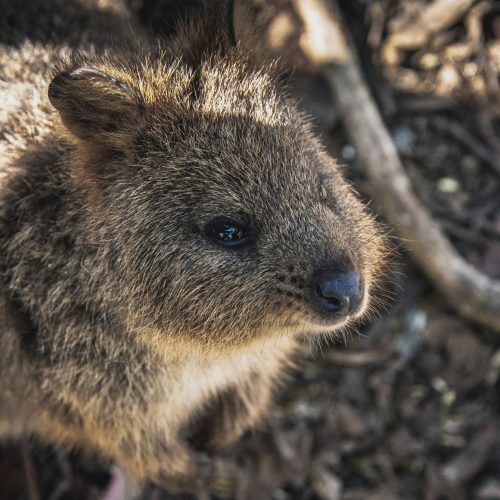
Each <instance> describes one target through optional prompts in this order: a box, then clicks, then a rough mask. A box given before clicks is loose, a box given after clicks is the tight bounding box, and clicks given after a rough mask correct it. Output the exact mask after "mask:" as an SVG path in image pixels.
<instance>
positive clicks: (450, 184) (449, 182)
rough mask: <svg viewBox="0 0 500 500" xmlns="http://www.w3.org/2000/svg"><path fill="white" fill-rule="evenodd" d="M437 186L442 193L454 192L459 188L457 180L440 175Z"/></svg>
mask: <svg viewBox="0 0 500 500" xmlns="http://www.w3.org/2000/svg"><path fill="white" fill-rule="evenodd" d="M437 187H438V189H439V191H441V192H442V193H456V192H457V191H459V190H460V184H459V182H458V181H457V180H456V179H452V178H451V177H442V178H441V179H439V181H438V183H437Z"/></svg>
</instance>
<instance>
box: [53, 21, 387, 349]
mask: <svg viewBox="0 0 500 500" xmlns="http://www.w3.org/2000/svg"><path fill="white" fill-rule="evenodd" d="M208 24H209V23H205V24H203V23H202V24H200V25H197V26H195V27H191V28H188V29H186V30H185V32H184V33H183V34H181V37H183V38H182V40H181V42H182V43H181V42H177V46H179V47H181V46H182V47H183V49H182V50H183V53H181V54H174V56H172V55H169V52H167V51H165V52H161V51H159V52H156V53H155V55H154V56H152V55H150V56H145V57H143V58H142V57H137V55H134V54H132V53H128V54H125V55H124V56H121V57H116V58H114V59H112V58H109V57H104V58H96V57H89V56H85V55H83V56H78V57H75V58H74V59H73V60H72V61H70V62H67V63H66V64H65V66H64V67H62V68H59V72H58V73H57V75H56V76H55V77H54V79H53V80H52V83H51V84H50V88H49V98H50V100H51V102H52V104H53V105H54V106H55V108H56V109H57V110H58V112H59V114H60V117H61V120H62V123H63V125H64V127H65V128H66V130H67V132H68V133H69V135H70V136H71V137H72V138H73V140H74V142H75V144H76V153H75V162H76V163H77V164H78V174H77V176H76V177H77V178H80V179H81V182H82V185H84V186H86V188H87V189H88V190H89V192H90V194H91V196H89V200H93V201H89V204H92V206H94V211H95V212H96V217H98V218H99V220H100V222H101V224H102V225H104V226H106V227H107V230H108V235H109V236H108V237H107V238H106V241H103V242H102V245H103V246H111V247H112V248H111V251H110V252H108V254H112V255H114V260H115V268H116V273H117V276H118V277H119V281H120V297H119V300H120V301H122V302H123V303H124V304H126V308H127V311H128V314H129V317H130V321H132V322H133V323H134V325H135V326H136V327H137V328H145V329H148V328H149V329H151V330H154V331H155V332H164V333H165V335H169V336H170V337H172V336H179V338H181V339H189V341H190V342H192V341H193V340H194V339H198V340H200V341H202V342H207V343H220V344H225V345H227V346H235V345H238V344H240V343H243V342H248V341H250V340H252V339H257V338H259V337H263V336H269V337H272V336H275V335H276V336H281V335H284V334H289V335H296V334H301V333H309V332H310V333H313V334H315V333H321V332H331V331H334V330H335V329H337V328H339V327H340V326H342V325H344V324H346V323H348V322H349V321H350V320H351V319H354V318H358V317H360V316H361V315H363V314H364V312H365V311H366V310H367V309H368V305H369V303H370V297H371V296H372V295H373V293H372V292H373V287H374V283H375V282H376V280H377V278H378V275H379V274H380V270H381V265H382V262H383V260H384V247H383V238H382V236H381V233H380V230H379V227H378V225H377V224H376V222H375V221H374V219H373V218H372V216H371V215H369V214H368V213H367V212H366V210H365V208H364V206H363V204H362V203H360V201H359V200H358V198H357V196H356V194H355V193H354V192H353V189H352V188H351V187H350V186H349V185H348V184H347V183H346V181H345V180H344V179H343V178H342V175H341V173H340V171H339V168H338V166H337V165H336V163H335V161H334V160H333V159H332V158H331V157H330V156H329V155H328V154H327V153H326V152H325V151H324V149H323V147H322V146H321V144H320V143H319V141H318V140H317V139H316V137H315V136H314V134H313V133H312V132H311V128H310V126H309V124H308V122H307V120H306V119H305V118H304V117H303V116H302V115H301V114H300V113H299V112H298V111H297V109H296V107H295V105H294V104H293V102H291V101H290V100H288V99H287V98H285V97H283V96H280V95H279V93H278V92H277V90H276V89H277V85H276V79H275V77H274V76H273V74H274V71H273V68H272V67H266V68H265V69H262V68H258V67H256V66H255V64H253V63H252V62H251V58H249V57H247V56H246V55H245V53H244V51H243V50H242V49H241V48H240V46H239V45H238V44H236V45H234V44H232V43H231V38H232V37H231V36H230V35H229V36H228V35H226V34H225V33H224V30H222V29H221V30H220V32H218V33H214V34H213V36H212V35H209V34H207V33H206V30H207V29H208V28H207V26H208ZM215 24H216V23H215ZM202 35H203V36H202ZM200 40H207V41H206V43H205V45H206V46H204V44H203V43H200ZM189 42H192V43H191V45H190V43H189ZM174 45H175V44H174ZM96 200H98V202H96ZM103 279H104V278H103Z"/></svg>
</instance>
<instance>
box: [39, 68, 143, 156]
mask: <svg viewBox="0 0 500 500" xmlns="http://www.w3.org/2000/svg"><path fill="white" fill-rule="evenodd" d="M48 95H49V100H50V102H51V103H52V105H53V106H54V107H55V108H56V109H57V111H58V112H59V115H60V116H61V120H62V122H63V124H64V125H65V126H66V128H67V129H68V130H69V131H70V132H71V133H72V134H73V135H74V136H76V137H78V138H79V139H82V140H84V141H91V142H94V143H97V144H100V145H103V146H105V145H108V146H110V147H116V146H119V145H120V144H123V142H124V141H127V139H128V140H130V136H131V135H132V134H133V132H134V131H135V130H137V128H138V126H139V124H140V122H141V118H142V114H143V106H142V104H141V99H140V98H139V96H138V95H137V93H136V92H135V91H134V90H133V89H132V88H131V87H130V86H129V85H128V84H126V83H124V82H122V81H120V80H118V79H116V78H114V77H112V76H111V75H108V74H107V73H103V72H101V71H98V70H95V69H90V68H77V69H73V70H71V71H66V72H63V73H59V74H58V75H57V76H55V77H54V79H53V80H52V82H51V83H50V85H49V92H48Z"/></svg>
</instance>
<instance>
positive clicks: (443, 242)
mask: <svg viewBox="0 0 500 500" xmlns="http://www.w3.org/2000/svg"><path fill="white" fill-rule="evenodd" d="M295 5H296V7H297V11H298V12H299V14H300V15H301V17H302V19H303V22H304V26H305V28H304V34H303V38H302V40H301V44H302V48H303V50H304V52H305V53H306V54H307V56H308V57H309V58H310V59H311V61H312V62H313V63H314V64H317V65H320V66H321V68H322V70H323V72H324V74H325V77H326V79H327V80H328V82H329V84H330V85H331V87H332V89H333V91H334V93H335V95H336V97H337V100H338V103H339V107H340V110H341V113H342V116H343V120H344V124H345V127H346V129H347V132H348V134H349V135H350V137H351V141H352V143H353V144H354V146H355V147H356V149H357V151H358V154H359V157H360V159H361V162H362V163H363V165H364V166H365V168H366V172H367V175H368V178H369V180H370V183H371V186H372V188H373V191H374V195H375V198H376V199H377V201H378V204H379V206H380V207H381V209H382V211H383V213H384V215H385V216H386V217H387V219H388V220H389V222H391V223H392V224H393V225H394V226H395V227H396V229H397V230H398V232H399V234H400V236H401V237H402V238H403V239H404V240H405V243H406V245H407V246H408V248H409V249H410V250H411V254H412V256H413V258H414V259H415V260H416V261H417V263H418V264H419V266H420V267H421V269H423V270H424V272H425V273H426V274H427V276H428V277H429V279H430V280H431V281H432V282H433V283H434V285H435V286H436V287H437V288H438V289H439V290H440V291H441V293H443V295H444V296H445V297H447V299H448V300H449V301H450V303H451V304H452V305H453V306H454V307H455V308H456V310H457V311H458V312H459V313H460V314H462V315H463V316H465V317H467V318H469V319H471V320H473V321H475V322H477V323H479V324H481V325H484V326H488V327H490V328H492V329H494V330H496V331H497V332H500V282H498V281H495V280H493V279H491V278H489V277H488V276H486V275H484V274H482V273H481V272H479V271H478V270H477V269H475V268H474V267H473V266H472V265H470V264H469V263H468V262H466V261H465V260H464V259H463V258H462V257H461V256H460V255H459V254H458V252H457V251H456V250H455V248H454V247H453V245H452V244H451V243H450V242H449V241H448V239H447V238H446V236H445V235H444V234H443V232H442V230H441V227H440V226H439V224H438V223H437V222H436V221H435V220H434V219H433V218H432V217H431V215H430V214H429V212H428V211H427V209H426V208H425V207H424V206H423V205H422V203H421V202H420V200H419V199H418V198H417V197H416V196H415V194H414V193H413V191H412V187H411V184H410V181H409V179H408V177H407V175H406V173H405V170H404V168H403V165H402V163H401V160H400V158H399V156H398V153H397V151H396V148H395V146H394V143H393V141H392V139H391V136H390V134H389V132H388V131H387V128H386V126H385V124H384V123H383V121H382V118H381V116H380V113H379V111H378V109H377V107H376V105H375V103H374V101H373V99H372V97H371V95H370V93H369V91H368V89H367V86H366V83H365V81H364V79H363V76H362V73H361V70H360V67H359V63H358V60H357V56H356V54H355V52H354V50H353V44H352V41H351V40H350V37H349V35H348V33H347V30H346V27H345V25H344V24H343V22H342V18H341V13H340V10H339V8H338V6H337V5H336V3H335V2H334V1H333V0H332V1H327V0H295Z"/></svg>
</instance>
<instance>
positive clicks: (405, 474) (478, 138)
mask: <svg viewBox="0 0 500 500" xmlns="http://www.w3.org/2000/svg"><path fill="white" fill-rule="evenodd" d="M259 3H262V2H257V4H259ZM430 3H431V2H426V1H418V0H352V1H348V0H344V1H343V2H341V7H342V9H343V12H344V15H345V17H346V19H347V22H348V25H349V29H350V31H351V33H352V34H353V36H354V39H355V42H356V45H357V48H358V52H359V55H360V58H361V61H362V64H363V69H364V71H365V76H366V78H367V80H368V83H369V85H370V88H371V91H372V93H373V95H374V96H375V98H376V100H377V102H378V104H379V107H380V109H381V112H382V114H383V117H384V119H385V122H386V124H387V126H388V127H389V129H390V131H391V134H392V137H393V140H394V142H395V144H396V146H397V149H398V152H399V154H400V156H401V158H402V159H403V162H404V165H405V168H406V171H407V173H408V175H409V177H410V179H411V181H412V184H413V188H414V190H415V192H416V193H417V194H418V196H419V198H420V199H421V200H422V202H423V203H424V204H425V206H426V207H427V208H428V209H429V210H431V212H432V215H433V216H434V217H435V218H436V219H437V220H438V221H439V222H440V224H441V225H442V227H443V229H444V230H445V232H446V234H447V235H448V237H449V238H450V239H451V241H452V242H453V243H454V244H455V246H456V248H457V249H458V250H459V252H460V253H461V255H463V256H464V257H465V258H466V259H467V261H469V262H470V263H472V264H473V265H474V266H475V267H476V268H478V269H480V270H481V271H483V272H484V273H486V274H487V275H489V276H491V277H494V278H500V140H499V137H500V83H499V74H500V2H498V1H493V0H492V1H480V2H472V1H471V2H468V3H469V4H470V5H468V6H464V4H467V2H464V1H461V0H460V1H458V0H457V2H456V5H457V7H456V11H455V12H454V16H453V18H452V19H450V20H449V21H448V22H447V23H444V25H443V26H440V27H438V28H434V31H433V32H429V33H427V34H426V37H424V40H423V41H422V42H420V44H419V45H418V46H416V47H415V46H412V47H409V48H408V47H406V46H405V45H404V43H403V42H401V40H402V39H403V37H402V36H401V33H404V32H405V30H406V31H407V32H408V31H409V30H411V29H414V27H415V20H417V25H418V22H420V23H421V24H420V27H422V26H423V25H425V24H422V23H423V21H422V19H423V18H422V12H423V11H424V10H425V8H426V7H428V5H429V4H430ZM419 16H420V17H419ZM419 19H420V21H419ZM262 22H263V24H264V25H265V26H266V30H267V34H268V37H267V40H268V42H269V46H270V49H272V50H273V51H274V52H276V53H278V54H281V55H282V57H284V58H285V59H287V60H289V61H291V62H292V64H293V65H294V66H295V67H296V68H297V69H296V70H295V72H294V73H293V76H292V77H291V86H292V87H291V90H292V92H293V93H294V94H295V95H296V96H297V97H299V99H300V100H301V102H302V105H303V107H304V108H305V110H306V111H308V112H309V113H310V114H311V115H312V116H313V119H314V121H315V123H316V126H317V129H318V131H319V132H320V134H321V135H322V136H323V138H324V140H325V143H326V144H327V146H328V148H329V150H330V151H331V152H332V154H333V155H334V156H335V157H337V158H339V161H340V162H341V163H342V164H343V165H344V169H345V174H346V176H347V177H348V178H350V179H351V180H352V181H353V183H354V184H355V185H356V187H357V188H358V190H359V191H360V192H361V193H362V195H363V196H364V197H365V198H366V199H367V200H369V199H370V193H371V189H370V183H369V182H368V180H367V178H366V177H365V175H364V170H363V166H362V165H360V164H359V162H358V161H357V152H356V150H355V149H354V147H353V146H352V145H351V144H349V142H348V141H347V139H346V134H345V132H344V130H343V128H342V122H341V116H339V113H338V111H337V108H336V106H335V104H334V102H333V99H332V96H331V93H330V90H329V88H328V86H327V84H326V82H325V81H324V80H323V79H322V78H321V77H320V76H319V75H318V74H317V73H316V72H315V71H314V68H310V67H308V65H307V61H306V60H305V58H304V57H303V55H302V54H301V52H300V23H299V21H298V19H297V17H296V16H295V14H294V12H293V9H292V8H291V2H289V1H287V0H274V1H272V2H267V4H266V7H265V8H264V9H263V13H262ZM412 23H413V24H412ZM398 36H399V38H398ZM372 207H373V210H374V211H375V212H377V206H376V205H375V204H373V205H372ZM390 234H391V235H392V237H393V240H394V247H395V250H394V253H395V258H394V263H393V269H392V270H391V272H390V274H388V275H387V278H386V282H385V284H384V289H385V290H386V291H387V296H388V297H389V298H388V299H387V301H386V309H385V310H381V311H380V315H379V317H378V318H377V319H375V320H374V321H372V322H371V323H369V324H365V325H359V328H358V331H356V330H354V329H353V330H352V332H351V333H349V334H347V335H345V336H344V337H343V338H342V337H341V338H339V339H338V341H336V342H331V344H330V345H323V346H322V347H321V348H314V349H313V348H311V347H308V346H304V355H303V357H302V359H301V361H300V363H299V368H298V369H297V371H296V372H295V373H294V375H293V376H292V377H291V379H290V380H289V381H288V383H287V384H286V386H285V387H284V388H283V389H281V390H280V391H279V393H278V397H277V400H276V404H275V405H274V406H273V407H272V408H271V409H270V411H269V415H268V417H267V419H266V421H265V422H264V423H263V425H262V427H261V428H260V429H259V430H257V431H255V432H253V433H251V434H249V435H248V436H246V437H245V438H244V439H243V440H242V441H241V442H240V443H238V444H237V445H236V446H234V447H233V448H232V449H231V450H228V451H227V453H226V454H224V455H221V456H218V457H216V458H215V459H214V460H213V462H212V465H211V474H210V477H207V478H205V477H204V478H200V481H199V483H200V485H199V490H200V493H199V495H198V498H199V499H210V498H212V499H221V500H222V499H228V500H229V499H242V500H243V499H245V500H246V499H255V500H260V499H274V500H292V499H304V500H306V499H307V500H318V499H320V500H337V499H338V500H340V499H343V500H397V499H425V500H462V499H463V500H466V499H477V500H500V337H499V336H498V333H495V332H493V331H489V330H488V329H485V328H482V327H477V326H475V325H474V324H472V323H470V322H468V321H465V320H463V319H461V318H460V317H459V316H458V315H457V313H456V312H455V311H454V310H453V309H452V308H451V307H450V306H449V305H448V304H447V301H446V299H445V298H444V297H442V296H441V295H440V294H439V293H437V292H436V291H435V289H434V288H433V286H432V285H431V284H430V283H429V282H428V281H427V279H426V278H425V276H424V275H423V273H422V272H421V271H420V270H419V269H418V268H417V267H415V265H414V264H413V263H412V259H411V255H410V254H409V253H408V252H407V251H406V250H405V246H404V244H403V243H401V242H399V241H398V240H397V231H396V230H395V229H390ZM499 314H500V311H499ZM110 477H111V475H110V472H109V469H108V468H107V466H106V464H100V465H99V463H98V462H97V461H96V459H94V458H93V457H83V456H81V455H79V454H78V453H73V454H70V453H67V452H65V451H62V450H53V449H49V448H45V447H42V446H40V445H38V444H36V443H33V442H24V443H23V444H21V445H19V444H15V445H14V444H12V445H4V446H3V447H2V448H0V498H2V499H4V498H5V499H9V500H10V499H12V500H21V499H29V500H35V499H37V498H39V499H41V500H43V499H50V500H63V499H72V500H73V499H74V500H80V499H99V498H102V495H103V494H104V491H105V489H106V487H107V484H108V483H109V480H110ZM148 498H151V499H153V498H155V499H157V500H159V499H162V498H170V497H169V496H168V495H167V494H166V493H163V492H161V491H158V490H151V492H150V494H149V496H148Z"/></svg>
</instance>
